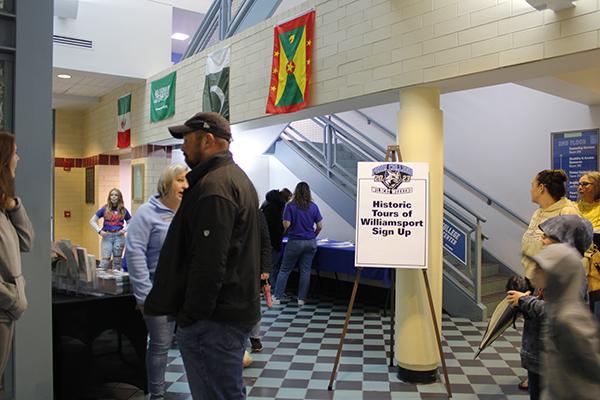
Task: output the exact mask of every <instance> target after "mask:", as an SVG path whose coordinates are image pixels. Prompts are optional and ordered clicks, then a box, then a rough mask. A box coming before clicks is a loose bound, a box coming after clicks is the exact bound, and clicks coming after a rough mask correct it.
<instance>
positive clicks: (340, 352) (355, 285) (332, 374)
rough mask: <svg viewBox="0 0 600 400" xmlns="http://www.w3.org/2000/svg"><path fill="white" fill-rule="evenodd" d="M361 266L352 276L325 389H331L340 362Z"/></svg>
mask: <svg viewBox="0 0 600 400" xmlns="http://www.w3.org/2000/svg"><path fill="white" fill-rule="evenodd" d="M361 272H362V268H357V269H356V278H354V287H353V288H352V296H350V303H349V304H348V311H346V320H345V321H344V329H343V330H342V336H341V337H340V344H339V346H338V351H337V355H336V356H335V363H334V364H333V371H331V377H330V378H329V386H328V387H327V390H332V389H333V380H334V379H335V374H336V372H337V368H338V365H339V363H340V357H341V356H342V348H343V347H344V339H345V338H346V332H347V331H348V324H349V323H350V316H352V308H354V299H355V298H356V291H357V290H358V283H359V282H360V274H361Z"/></svg>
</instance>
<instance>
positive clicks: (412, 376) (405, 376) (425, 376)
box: [398, 367, 437, 383]
mask: <svg viewBox="0 0 600 400" xmlns="http://www.w3.org/2000/svg"><path fill="white" fill-rule="evenodd" d="M398 379H400V380H401V381H403V382H407V383H434V382H436V381H437V369H433V370H431V371H413V370H410V369H406V368H402V367H398Z"/></svg>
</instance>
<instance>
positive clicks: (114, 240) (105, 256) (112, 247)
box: [100, 232, 125, 269]
mask: <svg viewBox="0 0 600 400" xmlns="http://www.w3.org/2000/svg"><path fill="white" fill-rule="evenodd" d="M124 248H125V235H123V234H122V233H121V232H115V233H109V234H107V235H106V236H103V237H102V242H101V243H100V251H101V252H102V260H100V268H106V267H108V262H109V261H110V258H111V257H112V268H113V269H121V259H122V257H123V249H124Z"/></svg>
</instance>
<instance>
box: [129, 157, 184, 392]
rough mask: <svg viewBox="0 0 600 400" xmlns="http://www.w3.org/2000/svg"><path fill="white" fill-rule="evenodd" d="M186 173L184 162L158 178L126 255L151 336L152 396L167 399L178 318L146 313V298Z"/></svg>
mask: <svg viewBox="0 0 600 400" xmlns="http://www.w3.org/2000/svg"><path fill="white" fill-rule="evenodd" d="M186 173H187V167H185V166H184V165H180V164H173V165H170V166H168V167H167V168H166V169H165V170H164V171H163V173H162V175H161V176H160V178H159V180H158V188H157V189H158V193H157V194H155V195H153V196H152V197H150V199H149V200H148V202H147V203H145V204H142V205H141V206H140V208H138V210H137V212H136V213H135V216H134V217H133V218H132V219H131V224H130V225H129V229H128V233H127V238H126V241H127V246H126V250H125V258H126V260H127V267H128V269H129V279H130V280H131V284H132V286H133V294H134V296H135V300H136V302H137V308H138V310H140V311H141V312H142V314H143V316H144V321H145V322H146V328H148V336H149V338H150V340H149V341H148V352H147V353H146V369H147V375H148V390H149V391H150V399H151V400H159V399H164V396H165V389H166V388H165V372H166V368H167V356H168V352H169V348H170V347H171V343H172V342H173V333H174V330H175V321H174V320H172V319H170V318H168V317H167V316H166V315H158V316H156V315H147V314H144V302H145V301H146V296H148V293H150V289H152V284H153V282H154V272H155V271H156V265H157V264H158V257H159V256H160V250H161V247H162V245H163V242H164V241H165V236H166V235H167V230H168V229H169V225H171V220H172V219H173V216H174V215H175V213H176V212H177V209H178V208H179V205H180V204H181V199H182V198H183V192H184V190H185V189H187V188H188V182H187V179H186V177H185V176H186Z"/></svg>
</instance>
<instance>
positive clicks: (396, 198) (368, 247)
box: [355, 162, 429, 269]
mask: <svg viewBox="0 0 600 400" xmlns="http://www.w3.org/2000/svg"><path fill="white" fill-rule="evenodd" d="M356 193H357V195H356V252H355V264H356V266H357V267H379V268H381V267H383V268H413V269H415V268H418V269H424V268H427V246H428V243H427V242H428V240H427V238H428V229H429V225H428V217H429V209H428V208H429V164H427V163H396V162H383V163H380V162H359V163H358V175H357V183H356Z"/></svg>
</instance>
